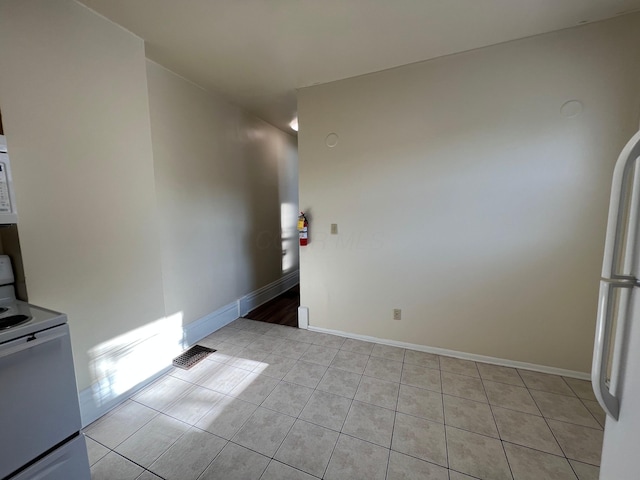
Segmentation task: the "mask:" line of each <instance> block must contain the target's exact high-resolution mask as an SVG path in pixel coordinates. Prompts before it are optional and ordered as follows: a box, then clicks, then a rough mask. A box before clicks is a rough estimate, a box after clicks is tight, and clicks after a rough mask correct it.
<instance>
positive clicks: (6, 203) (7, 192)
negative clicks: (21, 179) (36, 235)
mask: <svg viewBox="0 0 640 480" xmlns="http://www.w3.org/2000/svg"><path fill="white" fill-rule="evenodd" d="M11 223H18V210H17V209H16V198H15V193H14V191H13V177H12V176H11V164H10V163H9V154H8V151H7V139H6V138H5V136H4V135H0V224H11Z"/></svg>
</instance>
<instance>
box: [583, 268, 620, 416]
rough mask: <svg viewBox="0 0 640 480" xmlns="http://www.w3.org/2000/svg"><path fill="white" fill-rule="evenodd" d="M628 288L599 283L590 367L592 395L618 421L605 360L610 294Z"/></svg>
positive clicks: (618, 403)
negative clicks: (608, 382)
mask: <svg viewBox="0 0 640 480" xmlns="http://www.w3.org/2000/svg"><path fill="white" fill-rule="evenodd" d="M615 287H618V288H628V287H629V284H628V283H627V282H624V281H623V282H616V281H611V280H609V281H604V280H603V281H601V282H600V295H599V299H598V319H597V323H596V338H595V347H594V349H593V366H592V367H591V383H592V384H593V393H594V394H595V396H596V399H597V400H598V402H599V403H600V405H601V406H602V408H603V410H604V411H605V412H607V414H609V415H610V416H611V417H613V418H615V419H616V420H617V419H618V414H619V411H620V402H619V400H618V398H616V397H615V396H614V395H613V394H612V393H611V391H610V390H609V386H608V385H607V377H606V375H607V368H606V366H605V359H608V358H609V355H610V351H609V350H610V348H611V329H612V324H611V316H612V315H613V302H612V301H611V294H612V292H613V288H615Z"/></svg>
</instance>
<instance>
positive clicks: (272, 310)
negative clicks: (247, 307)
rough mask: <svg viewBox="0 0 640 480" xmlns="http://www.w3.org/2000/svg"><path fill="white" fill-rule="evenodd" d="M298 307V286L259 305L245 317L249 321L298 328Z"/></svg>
mask: <svg viewBox="0 0 640 480" xmlns="http://www.w3.org/2000/svg"><path fill="white" fill-rule="evenodd" d="M299 306H300V285H296V286H295V287H293V288H292V289H290V290H287V291H286V292H284V293H282V294H280V295H278V296H277V297H276V298H274V299H273V300H269V301H268V302H267V303H265V304H264V305H260V306H259V307H258V308H256V309H255V310H252V311H251V312H249V313H248V314H247V315H246V318H250V319H251V320H259V321H261V322H268V323H278V324H280V325H288V326H290V327H297V326H298V307H299Z"/></svg>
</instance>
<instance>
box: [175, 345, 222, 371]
mask: <svg viewBox="0 0 640 480" xmlns="http://www.w3.org/2000/svg"><path fill="white" fill-rule="evenodd" d="M213 352H215V350H214V349H213V348H208V347H203V346H202V345H194V346H193V347H191V348H190V349H189V350H187V351H186V352H184V353H181V354H180V355H178V356H177V357H176V358H174V359H173V366H174V367H178V368H183V369H185V370H189V369H190V368H191V367H193V366H194V365H195V364H196V363H198V362H199V361H200V360H202V359H203V358H205V357H206V356H207V355H209V354H210V353H213Z"/></svg>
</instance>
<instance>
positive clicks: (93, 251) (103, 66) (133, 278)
mask: <svg viewBox="0 0 640 480" xmlns="http://www.w3.org/2000/svg"><path fill="white" fill-rule="evenodd" d="M0 45H1V47H0V64H1V65H2V69H1V71H0V108H2V114H3V120H4V127H5V132H6V136H7V140H8V147H9V151H10V158H11V161H12V167H13V173H14V181H15V189H16V194H17V198H16V203H17V206H18V212H19V221H20V224H19V232H20V241H21V246H22V253H23V259H24V266H25V274H26V279H27V288H28V291H29V300H30V301H31V302H32V303H35V304H39V305H43V306H46V307H48V308H52V309H57V310H61V311H64V312H66V313H67V314H68V316H69V324H70V326H71V331H72V338H73V347H74V356H75V363H76V371H77V377H78V384H79V387H80V388H84V387H87V386H88V385H89V384H90V383H91V381H92V377H91V374H90V371H89V365H90V362H91V360H90V358H89V350H90V349H91V348H92V347H94V346H95V345H97V344H99V343H101V342H104V341H107V340H109V339H111V338H113V337H116V336H117V335H119V334H121V333H123V332H126V331H129V330H131V329H133V328H135V327H139V326H141V325H145V324H147V323H149V322H152V321H155V320H158V319H160V318H162V317H163V316H164V308H163V301H162V272H161V262H160V244H159V241H158V230H157V221H156V205H155V191H154V180H153V157H152V150H151V131H150V125H149V109H148V101H147V81H146V71H145V63H144V62H145V60H144V45H143V42H142V40H141V39H139V38H137V37H135V36H133V35H131V34H129V33H127V32H125V31H124V30H122V29H121V28H120V27H118V26H116V25H114V24H112V23H110V22H107V21H105V20H104V19H102V18H100V17H98V16H97V15H95V14H93V13H92V12H90V11H89V10H87V9H86V8H84V7H81V6H79V5H78V4H76V3H75V2H72V1H56V2H51V1H47V0H27V1H20V0H16V1H6V0H4V1H2V2H1V3H0Z"/></svg>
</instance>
